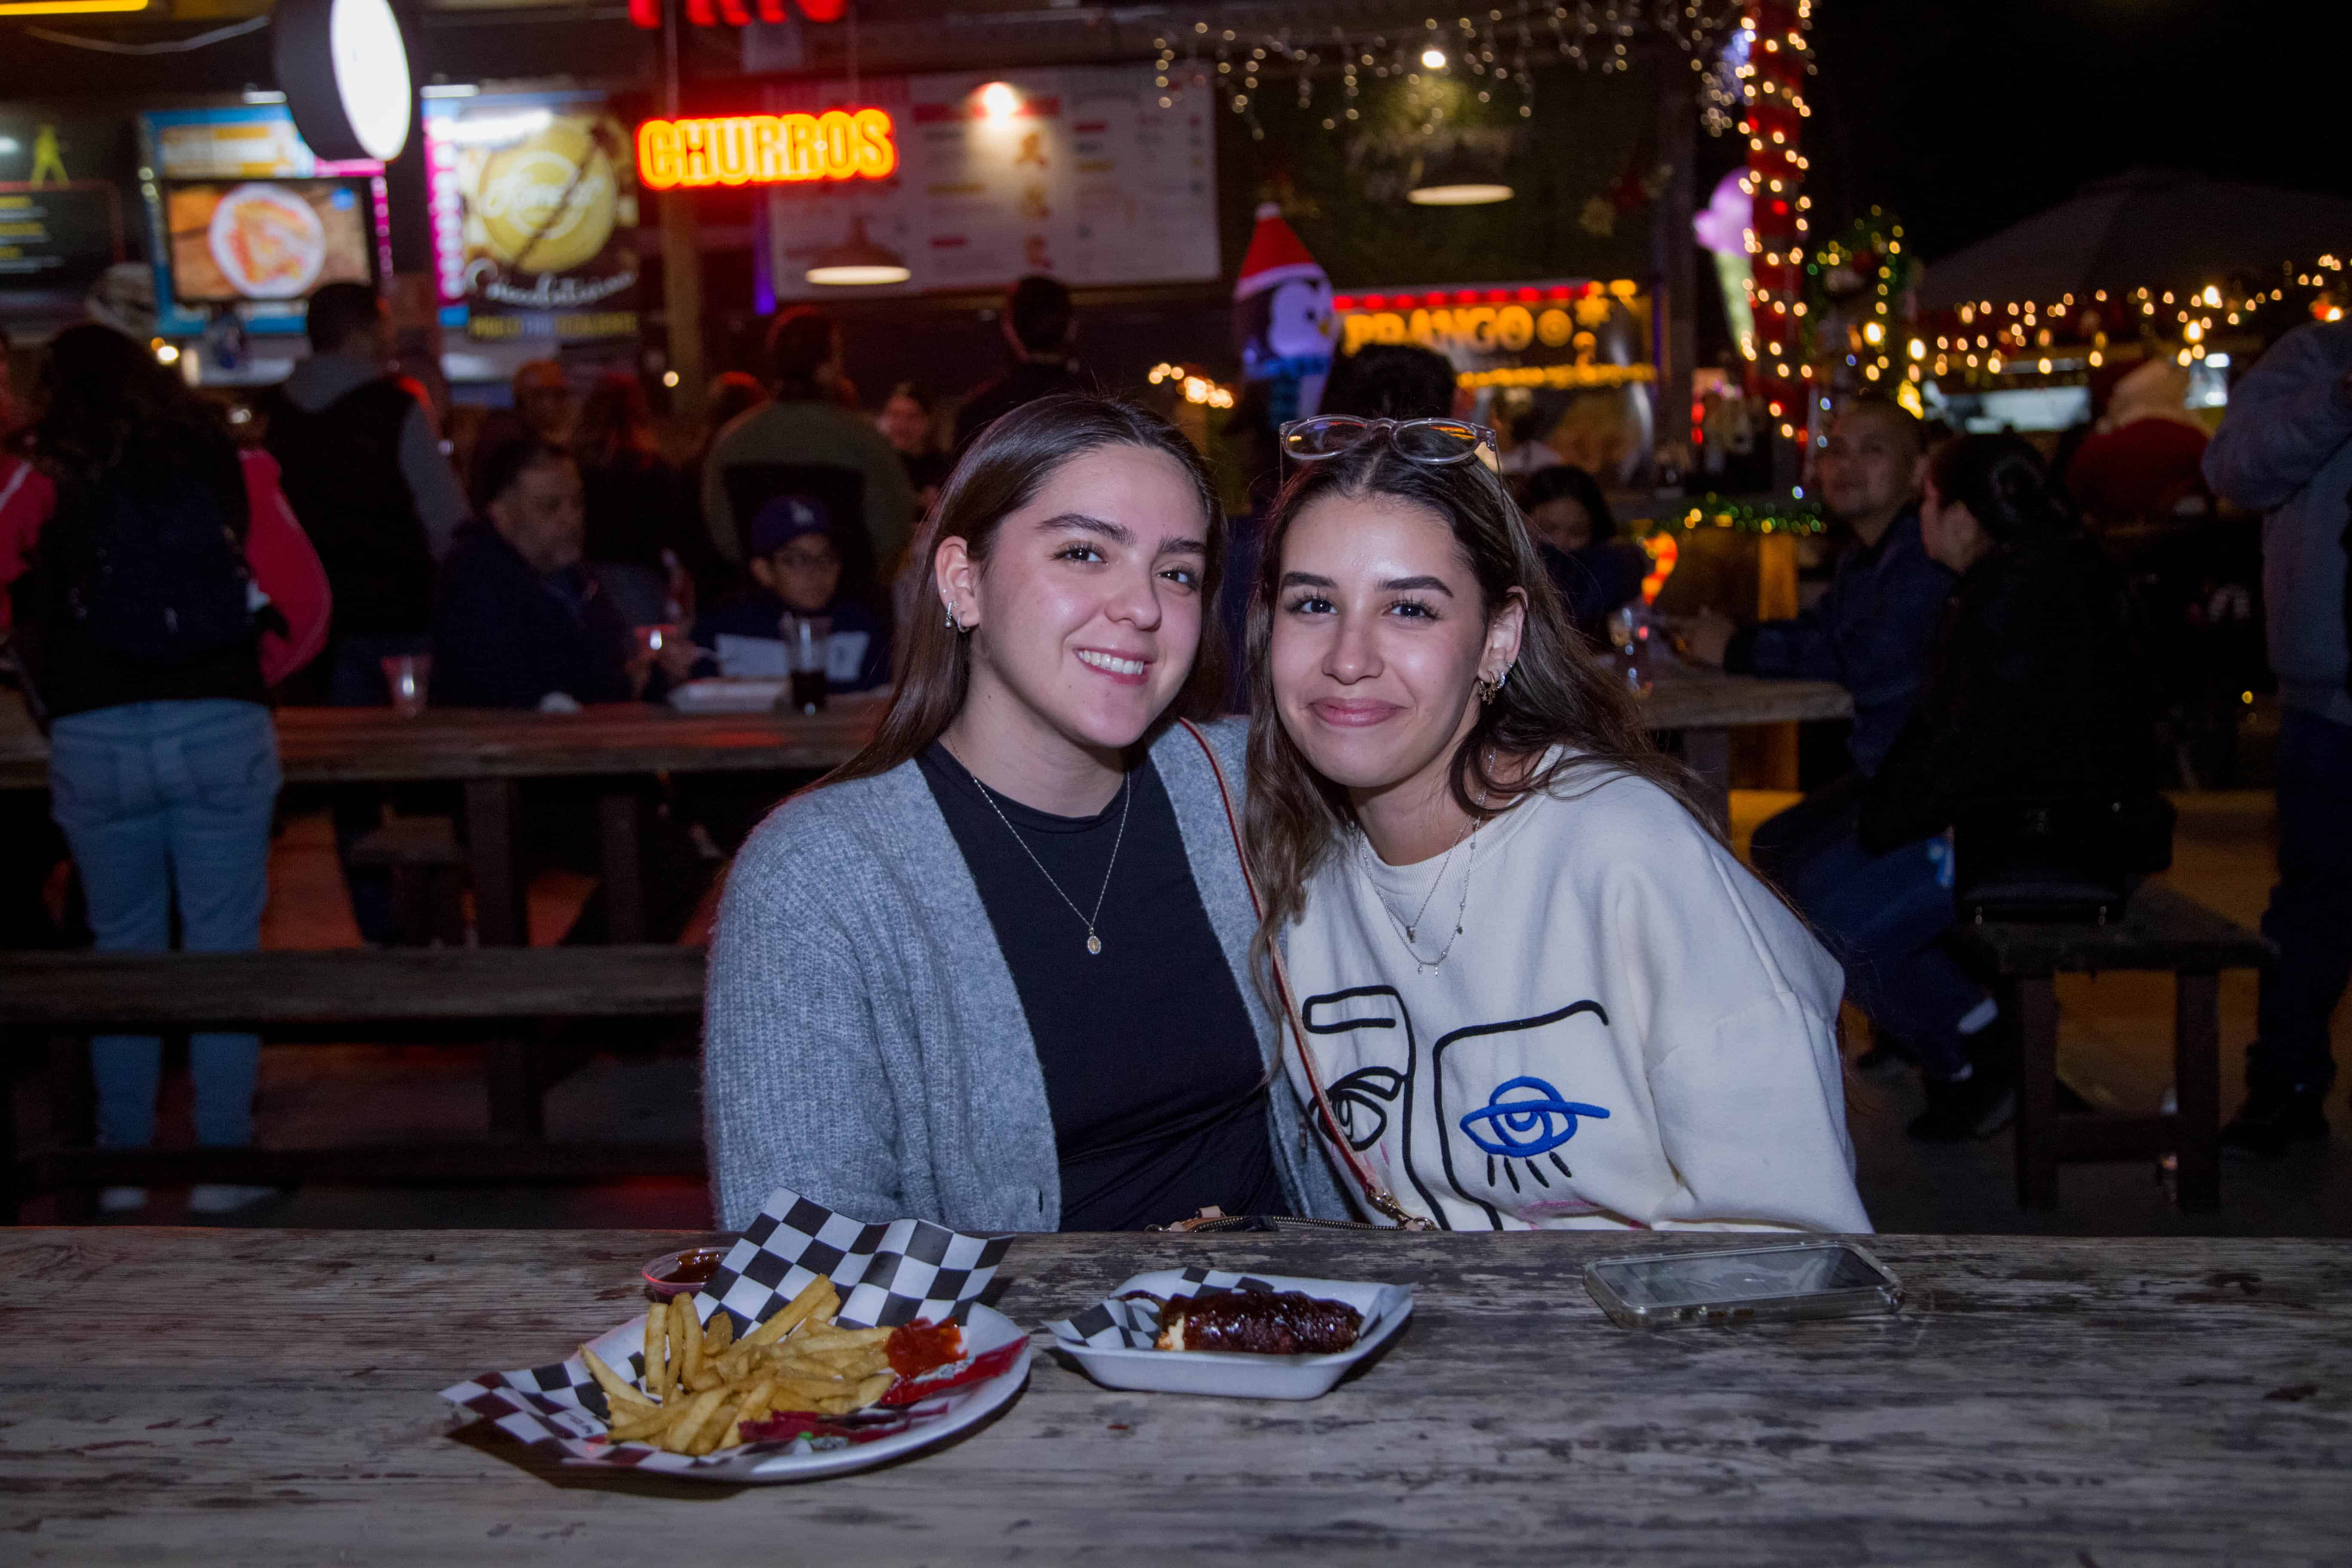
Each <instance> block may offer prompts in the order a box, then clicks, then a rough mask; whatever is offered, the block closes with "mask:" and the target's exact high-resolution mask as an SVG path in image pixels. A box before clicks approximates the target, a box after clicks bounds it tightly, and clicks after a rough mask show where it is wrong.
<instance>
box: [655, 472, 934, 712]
mask: <svg viewBox="0 0 2352 1568" xmlns="http://www.w3.org/2000/svg"><path fill="white" fill-rule="evenodd" d="M749 564H750V567H751V579H752V581H753V582H754V583H756V584H758V588H757V590H756V591H755V592H753V593H751V594H748V595H744V596H743V597H741V598H740V599H737V600H736V601H735V602H733V603H732V604H729V605H721V606H719V608H717V609H714V610H711V611H709V612H707V613H706V614H704V615H702V616H698V617H697V618H696V620H695V623H694V640H695V642H696V643H697V644H698V645H699V646H700V647H704V648H706V649H708V650H709V653H708V654H707V655H706V656H705V657H704V658H699V659H698V660H696V662H695V668H694V673H695V674H697V675H719V674H740V673H743V668H740V667H750V668H761V669H765V668H770V667H771V666H772V665H774V664H775V663H776V661H777V660H778V658H780V657H781V656H780V654H777V653H773V652H771V651H770V650H769V649H768V648H762V647H751V648H744V647H740V645H741V644H742V643H744V642H747V641H748V642H752V643H764V644H770V645H773V646H774V647H775V648H778V649H781V647H782V641H781V637H780V634H779V631H778V627H777V623H778V622H779V621H780V620H781V619H782V617H783V616H787V615H801V616H826V617H828V618H830V619H831V620H832V622H833V645H832V647H831V648H830V649H829V650H828V655H827V658H826V671H825V673H826V677H827V679H826V684H827V686H829V687H830V688H831V689H833V690H835V691H864V690H866V689H869V688H872V687H876V686H879V685H881V684H882V683H883V682H884V681H885V680H887V679H889V678H890V639H889V638H888V637H884V636H883V635H882V628H881V624H880V622H879V621H877V619H876V618H875V616H874V614H873V612H872V611H870V610H868V609H867V608H866V606H865V605H861V604H859V603H858V602H857V600H856V598H855V597H853V596H851V595H847V594H845V593H844V592H843V588H842V552H841V546H840V544H839V542H837V541H836V539H835V531H834V525H833V514H832V512H831V511H830V510H827V509H826V507H825V504H824V502H823V501H821V500H817V499H816V498H815V497H814V496H801V495H788V496H778V497H777V498H776V499H775V500H772V501H770V502H768V503H767V504H766V505H765V506H763V507H761V509H760V510H759V511H757V512H756V513H754V514H753V516H752V518H751V561H750V563H749ZM762 655H765V656H766V657H765V658H763V657H762ZM730 665H732V666H737V667H739V668H731V669H730Z"/></svg>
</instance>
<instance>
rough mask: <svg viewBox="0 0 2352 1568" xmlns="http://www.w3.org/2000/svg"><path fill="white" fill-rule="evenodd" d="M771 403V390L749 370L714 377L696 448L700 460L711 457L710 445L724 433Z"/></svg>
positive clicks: (724, 372) (704, 405) (704, 407)
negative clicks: (752, 412)
mask: <svg viewBox="0 0 2352 1568" xmlns="http://www.w3.org/2000/svg"><path fill="white" fill-rule="evenodd" d="M767 401H768V389H767V387H766V386H764V385H762V384H761V381H760V378H759V377H758V376H756V375H753V374H751V372H750V371H748V370H729V371H721V372H720V373H719V374H717V375H714V376H712V377H711V378H710V385H709V389H708V390H707V391H705V392H704V394H703V429H702V442H701V445H700V446H698V447H696V449H695V451H696V457H697V459H698V461H699V459H700V458H708V457H709V455H710V445H711V443H712V442H714V441H716V440H718V439H719V432H720V431H721V430H724V429H726V428H727V426H730V425H732V424H734V423H735V421H736V420H738V419H740V418H741V417H742V416H744V415H746V414H749V413H751V410H753V409H754V408H757V407H759V406H760V405H761V404H762V403H765V402H767Z"/></svg>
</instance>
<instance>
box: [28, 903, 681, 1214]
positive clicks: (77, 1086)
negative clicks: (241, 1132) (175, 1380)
mask: <svg viewBox="0 0 2352 1568" xmlns="http://www.w3.org/2000/svg"><path fill="white" fill-rule="evenodd" d="M702 979H703V953H702V950H701V949H700V948H698V947H677V946H667V945H664V946H638V947H570V948H566V947H553V948H398V949H389V950H376V949H366V948H360V949H334V950H331V951H324V952H248V953H189V952H172V953H99V952H12V953H0V1044H5V1037H7V1036H10V1035H13V1036H14V1037H16V1038H18V1039H23V1038H25V1037H39V1038H44V1039H46V1040H47V1041H49V1042H50V1045H51V1051H50V1069H51V1099H52V1104H53V1106H55V1107H57V1108H58V1112H57V1114H54V1115H53V1117H52V1121H53V1124H55V1125H57V1126H59V1127H63V1128H66V1129H68V1130H69V1135H72V1136H79V1129H80V1123H81V1122H82V1121H83V1120H84V1118H83V1116H82V1114H81V1109H80V1108H81V1107H82V1106H84V1105H86V1104H87V1103H88V1094H89V1088H88V1081H89V1052H88V1051H87V1050H86V1049H85V1048H83V1045H82V1037H86V1036H88V1035H89V1034H92V1033H99V1032H122V1033H131V1032H137V1033H141V1034H173V1033H182V1032H185V1031H187V1030H190V1029H196V1028H215V1029H217V1028H238V1029H247V1028H249V1029H255V1030H258V1031H260V1032H262V1033H263V1034H265V1035H267V1036H268V1037H271V1038H273V1039H279V1040H302V1039H309V1040H314V1041H315V1040H349V1039H351V1038H352V1037H353V1035H354V1034H359V1035H362V1036H363V1037H384V1036H386V1035H388V1034H391V1035H401V1036H403V1037H411V1036H413V1037H420V1038H425V1039H431V1040H436V1041H444V1042H447V1043H464V1044H474V1043H479V1042H481V1041H483V1040H484V1039H485V1037H487V1038H488V1096H489V1102H490V1128H491V1131H492V1134H493V1137H494V1139H496V1140H498V1141H497V1142H489V1143H471V1144H448V1145H436V1146H432V1147H420V1146H415V1145H402V1146H395V1147H378V1148H341V1149H325V1150H252V1149H249V1150H230V1149H173V1150H101V1149H92V1148H86V1147H54V1148H50V1149H47V1150H45V1151H43V1152H40V1153H39V1154H37V1155H36V1156H34V1157H33V1158H32V1159H30V1160H29V1161H22V1162H20V1160H19V1159H18V1157H17V1152H16V1126H15V1117H14V1116H13V1114H12V1115H7V1116H0V1211H5V1217H7V1218H11V1219H13V1217H14V1214H15V1210H16V1201H17V1198H18V1196H19V1195H20V1194H22V1193H24V1192H25V1191H27V1190H68V1189H73V1190H79V1189H86V1188H91V1187H96V1186H100V1185H107V1184H118V1183H120V1184H146V1183H152V1184H157V1185H167V1184H179V1183H183V1182H196V1181H212V1182H235V1183H243V1184H258V1185H284V1184H293V1183H298V1182H300V1181H304V1180H311V1181H320V1182H340V1183H344V1184H438V1183H452V1182H480V1181H509V1182H569V1181H594V1180H604V1179H608V1178H611V1177H614V1176H622V1175H635V1174H644V1173H688V1174H699V1173H701V1172H702V1170H703V1159H702V1151H701V1148H700V1146H699V1145H698V1144H677V1145H672V1144H601V1143H599V1144H580V1145H559V1144H550V1143H546V1142H541V1138H542V1134H543V1132H544V1122H543V1119H542V1115H541V1098H542V1092H543V1089H544V1083H543V1081H542V1079H541V1073H540V1070H539V1064H538V1062H537V1060H536V1059H535V1058H536V1053H535V1051H534V1049H533V1047H532V1041H531V1039H530V1035H529V1033H528V1032H527V1029H526V1027H524V1026H531V1025H535V1023H536V1022H537V1021H538V1020H541V1019H548V1018H669V1017H694V1016H699V1014H700V1012H701V1009H702ZM14 1056H15V1053H8V1052H0V1065H5V1064H9V1063H11V1062H12V1061H13V1059H14ZM0 1082H5V1075H0Z"/></svg>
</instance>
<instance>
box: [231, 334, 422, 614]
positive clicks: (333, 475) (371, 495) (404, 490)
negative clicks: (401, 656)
mask: <svg viewBox="0 0 2352 1568" xmlns="http://www.w3.org/2000/svg"><path fill="white" fill-rule="evenodd" d="M265 402H266V403H267V404H268V415H269V437H268V445H269V455H270V456H271V457H273V458H277V459H278V483H279V485H280V486H282V487H283V488H284V489H285V491H286V500H287V502H288V504H289V505H290V506H292V507H293V509H294V516H295V518H296V520H297V521H299V522H300V523H301V524H302V531H304V532H305V533H308V534H309V535H310V544H311V547H312V548H313V549H315V550H316V551H318V552H319V564H320V566H322V567H324V568H325V569H326V573H327V586H328V587H329V588H330V589H331V590H332V591H333V594H334V597H335V611H334V629H335V635H336V636H338V637H341V636H345V635H348V634H351V633H355V632H356V633H374V634H381V633H388V632H421V631H423V630H424V629H425V626H426V624H427V623H428V622H429V621H430V619H431V617H432V614H433V547H432V544H431V543H430V542H428V541H427V540H426V538H425V524H424V523H423V522H422V521H419V520H418V518H417V515H416V500H415V497H414V496H412V495H411V494H410V493H409V489H408V479H407V478H406V476H404V474H403V473H402V472H401V469H400V439H401V433H402V432H403V431H404V430H405V429H406V428H407V427H408V418H409V416H410V415H412V414H414V413H415V411H416V399H415V397H414V396H412V395H410V394H409V392H408V389H407V388H406V387H404V386H403V385H401V384H400V383H398V382H396V381H394V380H393V379H392V377H390V376H379V377H377V378H376V379H375V380H373V381H371V382H368V383H367V384H364V385H362V386H358V387H355V388H353V389H352V391H350V392H347V393H345V394H343V395H342V396H341V397H339V398H337V399H335V401H334V402H332V403H330V404H329V405H327V406H326V407H324V408H321V409H320V410H318V411H317V412H316V413H313V412H311V411H310V410H308V409H306V408H304V407H303V406H302V405H300V404H299V403H297V402H295V401H294V399H293V398H292V397H290V396H289V395H287V393H286V390H285V388H283V387H275V388H272V389H271V391H270V393H269V394H268V396H267V397H266V398H265Z"/></svg>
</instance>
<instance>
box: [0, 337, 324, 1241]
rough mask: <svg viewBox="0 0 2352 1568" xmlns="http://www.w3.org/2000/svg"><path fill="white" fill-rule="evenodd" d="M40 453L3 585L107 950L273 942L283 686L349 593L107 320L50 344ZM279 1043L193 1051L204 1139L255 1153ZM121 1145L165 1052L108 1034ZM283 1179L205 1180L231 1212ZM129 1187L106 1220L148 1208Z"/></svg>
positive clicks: (116, 1192) (258, 480)
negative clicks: (175, 923)
mask: <svg viewBox="0 0 2352 1568" xmlns="http://www.w3.org/2000/svg"><path fill="white" fill-rule="evenodd" d="M40 401H41V406H42V414H41V417H40V418H39V420H38V422H37V424H36V425H35V426H34V428H33V431H32V435H31V438H30V442H29V447H30V454H31V455H30V457H29V458H28V459H27V460H23V461H18V460H15V459H10V458H0V585H5V586H6V587H8V588H9V590H10V595H11V604H12V609H13V611H14V622H15V624H14V628H13V635H14V637H16V641H17V643H18V645H19V647H20V649H21V650H22V652H23V654H24V655H25V664H26V669H27V671H28V673H29V674H30V676H31V685H32V690H33V692H34V694H35V696H36V697H37V700H38V701H39V704H40V707H41V709H42V710H43V711H45V712H46V713H47V716H48V719H49V721H50V730H49V795H50V809H51V813H52V815H53V816H55V817H56V819H57V822H58V826H59V827H60V828H62V829H63V830H64V832H65V836H66V840H67V842H68V845H69V846H70V847H71V848H72V851H73V858H74V864H75V866H76V867H77V868H79V870H80V873H81V879H82V887H83V890H84V894H85V899H86V901H87V903H88V906H89V924H90V929H91V930H92V931H94V932H95V933H96V936H97V939H98V946H99V949H100V951H101V952H163V951H164V950H165V949H167V948H169V947H170V946H171V935H172V916H173V910H175V909H176V910H177V911H178V914H179V921H180V942H181V946H182V947H184V949H186V950H187V951H189V952H247V951H250V950H252V949H254V948H256V947H258V946H259V945H260V938H261V912H262V906H263V905H264V903H266V902H267V900H268V891H269V879H268V864H269V827H270V817H271V814H272V812H273V811H274V809H275V807H276V805H277V799H278V737H277V731H276V728H275V726H274V725H273V724H272V723H271V721H270V716H269V708H268V689H269V687H270V686H271V685H272V684H273V683H275V682H276V681H278V680H281V679H284V678H285V677H286V676H288V675H289V674H291V673H293V671H294V670H296V669H297V668H300V666H301V665H302V664H303V663H305V662H306V661H308V660H309V659H310V658H311V657H312V656H314V655H315V654H316V653H317V652H318V650H319V648H320V645H321V644H322V643H323V642H324V640H325V637H326V628H327V618H328V608H329V604H330V594H329V590H328V585H327V579H326V575H325V574H324V572H323V571H321V569H320V565H319V558H318V556H317V554H316V553H315V552H313V551H312V550H311V548H310V541H309V539H308V538H307V537H306V536H305V535H304V533H303V531H302V530H301V527H300V525H299V524H298V523H297V522H296V521H295V520H294V514H293V512H292V510H290V509H289V507H288V505H287V503H286V498H285V496H284V494H283V493H282V492H281V491H280V489H278V465H277V463H276V462H275V461H273V460H272V459H271V458H269V457H268V455H267V454H266V453H262V452H254V451H248V452H243V453H240V452H239V451H238V450H237V448H236V447H235V446H234V445H233V444H232V443H231V442H230V440H229V438H228V435H227V432H226V426H225V425H223V423H222V422H221V420H220V417H219V416H218V414H217V412H216V411H215V409H214V408H213V407H212V406H211V405H208V404H205V403H204V402H202V401H200V400H198V399H197V398H196V396H195V395H194V394H193V393H192V392H190V391H189V390H188V388H187V386H186V385H185V384H184V383H183V382H182V381H181V380H180V379H179V377H178V376H176V375H174V374H171V373H169V372H168V371H165V370H164V369H163V367H161V366H159V365H158V364H156V363H155V361H154V359H153V357H152V355H150V354H149V353H148V352H147V350H146V347H145V345H143V344H141V343H138V342H132V341H131V339H129V338H126V337H123V336H122V335H121V334H120V333H118V332H115V331H111V330H110V329H109V328H105V327H99V326H84V327H75V328H71V329H69V330H68V331H64V332H61V333H59V334H58V338H57V340H56V342H54V343H53V344H52V345H51V348H50V353H49V362H48V365H47V370H46V372H45V374H44V376H43V380H42V384H41V389H40ZM260 1048H261V1047H260V1041H259V1040H258V1038H257V1037H255V1036H253V1035H250V1034H228V1033H205V1034H198V1035H195V1036H194V1037H192V1038H191V1039H190V1041H189V1066H190V1073H191V1076H192V1077H193V1079H194V1085H195V1122H196V1129H195V1130H196V1139H197V1142H199V1143H203V1144H209V1145H225V1146H238V1145H243V1144H247V1143H250V1142H252V1141H253V1089H254V1077H255V1071H256V1068H257V1063H258V1061H259V1058H260ZM89 1055H90V1071H91V1076H92V1077H93V1078H94V1079H95V1080H96V1082H97V1087H98V1135H99V1142H100V1146H101V1147H104V1148H111V1149H139V1148H145V1147H147V1146H148V1145H149V1144H151V1143H152V1142H154V1138H155V1100H156V1090H157V1084H158V1079H159V1078H160V1075H161V1068H162V1061H163V1042H162V1041H160V1040H158V1039H157V1038H155V1037H153V1036H147V1035H102V1036H100V1037H96V1038H94V1039H93V1040H91V1042H90V1053H89ZM268 1195H269V1190H268V1189H267V1188H255V1187H243V1186H234V1185H226V1184H205V1185H200V1186H198V1187H196V1188H195V1189H194V1190H193V1191H192V1192H191V1193H190V1194H189V1198H188V1206H189V1207H190V1208H191V1209H192V1210H194V1212H196V1213H199V1214H223V1213H227V1212H229V1211H231V1210H234V1209H237V1208H241V1207H243V1206H245V1205H248V1204H251V1203H253V1202H256V1201H257V1200H259V1199H261V1198H264V1197H267V1196H268ZM146 1201H147V1194H146V1192H145V1190H144V1189H142V1188H138V1187H110V1188H108V1189H107V1190H106V1191H105V1192H104V1193H103V1194H100V1204H101V1206H102V1207H104V1208H106V1209H107V1210H109V1211H110V1212H116V1213H123V1212H129V1211H132V1210H136V1209H139V1208H142V1207H143V1206H145V1204H146Z"/></svg>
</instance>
